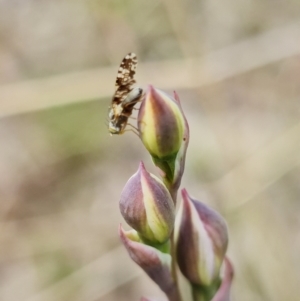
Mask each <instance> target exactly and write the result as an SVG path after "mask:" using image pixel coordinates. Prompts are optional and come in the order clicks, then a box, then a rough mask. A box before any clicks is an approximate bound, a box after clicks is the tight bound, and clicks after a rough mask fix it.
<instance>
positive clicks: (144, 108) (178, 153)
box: [138, 86, 189, 191]
mask: <svg viewBox="0 0 300 301" xmlns="http://www.w3.org/2000/svg"><path fill="white" fill-rule="evenodd" d="M138 128H139V133H140V138H141V140H142V142H143V144H144V145H145V147H146V149H147V150H148V151H149V153H150V154H151V156H152V159H153V161H154V164H155V165H156V166H157V167H159V168H160V170H161V171H162V176H163V180H164V182H165V183H166V184H167V186H168V188H172V186H174V184H175V186H176V187H174V189H173V190H174V191H175V190H176V191H177V189H178V187H179V185H180V180H181V176H182V173H183V170H184V161H185V153H186V149H187V146H188V140H189V129H188V124H187V121H186V119H185V116H184V114H183V112H182V109H181V106H180V102H179V98H178V96H177V94H175V93H174V98H173V97H171V96H170V95H168V94H166V93H164V92H163V91H160V90H157V89H155V88H153V87H152V86H149V88H148V90H147V92H146V94H145V98H144V100H143V102H142V104H141V107H140V110H139V115H138ZM171 190H172V189H171Z"/></svg>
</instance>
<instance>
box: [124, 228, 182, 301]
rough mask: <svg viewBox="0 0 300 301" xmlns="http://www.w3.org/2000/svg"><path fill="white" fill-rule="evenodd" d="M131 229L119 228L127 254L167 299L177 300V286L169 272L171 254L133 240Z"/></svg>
mask: <svg viewBox="0 0 300 301" xmlns="http://www.w3.org/2000/svg"><path fill="white" fill-rule="evenodd" d="M133 231H134V230H132V231H130V232H128V231H124V230H123V229H122V227H121V226H120V228H119V235H120V238H121V240H122V243H123V244H124V246H125V248H126V249H127V252H128V254H129V256H130V257H131V259H132V260H133V261H134V262H135V263H136V264H138V265H139V266H140V267H141V268H142V269H143V270H144V271H145V272H146V273H147V275H148V276H149V277H150V278H151V279H152V280H153V281H154V282H155V283H156V284H157V285H158V286H159V287H160V288H161V290H162V291H163V292H164V293H165V294H166V295H167V296H168V300H179V298H178V291H177V287H176V285H175V283H174V280H173V277H172V274H171V255H170V254H165V253H162V252H161V251H159V250H157V249H155V248H153V247H151V246H148V245H145V244H143V243H141V242H140V241H135V240H134V238H133V237H134V235H132V232H133ZM144 300H147V299H144ZM149 301H150V300H149Z"/></svg>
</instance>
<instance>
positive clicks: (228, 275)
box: [211, 257, 234, 301]
mask: <svg viewBox="0 0 300 301" xmlns="http://www.w3.org/2000/svg"><path fill="white" fill-rule="evenodd" d="M233 274H234V271H233V266H232V264H231V262H230V260H229V259H228V258H227V257H225V259H224V276H223V278H222V283H221V285H220V287H219V289H218V291H217V292H216V294H215V295H214V297H213V299H212V300H211V301H230V288H231V282H232V279H233Z"/></svg>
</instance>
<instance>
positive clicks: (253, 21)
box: [0, 0, 300, 301]
mask: <svg viewBox="0 0 300 301" xmlns="http://www.w3.org/2000/svg"><path fill="white" fill-rule="evenodd" d="M299 41H300V2H299V1H298V0H275V1H274V0H272V1H271V0H239V1H237V0H223V1H217V0H209V1H205V0H203V1H196V0H188V1H183V0H173V1H171V0H161V1H159V0H152V1H145V0H139V1H137V0H132V1H126V0H86V1H83V0H77V1H71V0H63V1H62V0H52V1H50V0H43V1H37V0H0V145H1V147H0V200H1V201H0V224H1V227H0V242H1V243H0V246H1V247H0V279H1V281H0V300H4V301H17V300H18V301H19V300H24V301H53V300H55V301H67V300H72V301H102V300H103V301H104V300H105V301H108V300H139V298H140V296H142V295H144V296H148V297H155V298H159V299H160V300H165V299H164V296H163V294H162V293H160V291H159V290H158V288H157V287H156V286H155V285H154V284H152V282H151V281H150V280H149V279H148V278H147V276H146V275H145V274H143V273H142V272H141V270H140V269H139V268H138V267H136V266H135V264H134V263H133V262H131V261H130V259H129V257H128V255H127V253H126V252H125V250H124V248H123V246H122V245H121V243H120V241H119V238H118V234H117V228H118V225H119V223H120V222H122V223H123V224H124V221H123V219H122V217H121V215H120V213H119V209H118V201H119V196H120V192H121V190H122V188H123V186H124V184H125V183H126V181H127V179H128V178H129V177H130V176H131V175H132V174H133V173H134V172H135V171H136V169H137V167H138V163H139V161H140V160H143V161H144V162H145V164H146V166H147V168H148V169H149V170H150V171H154V168H153V167H152V164H151V161H150V158H149V156H148V155H147V153H146V151H145V150H144V149H143V146H142V145H141V143H140V141H139V139H138V138H137V137H136V136H135V135H134V134H132V133H130V132H129V133H125V134H124V135H122V136H117V137H110V136H109V134H108V131H107V125H106V123H107V111H108V106H109V104H110V100H111V96H112V94H113V92H114V81H115V77H116V72H117V69H118V65H119V64H120V62H121V60H122V58H123V57H124V56H125V55H126V54H127V53H128V52H130V51H134V52H135V53H137V55H138V59H139V66H138V70H137V81H138V83H139V85H140V86H143V87H146V86H147V84H153V85H155V86H156V87H157V88H160V89H164V90H166V91H168V92H172V90H176V91H177V92H178V93H179V96H180V98H181V102H182V106H183V109H184V111H185V113H186V116H187V119H188V121H189V124H190V130H191V142H190V146H189V149H188V154H187V161H186V172H185V175H184V179H183V185H182V186H183V187H186V188H187V189H188V191H189V192H190V194H191V195H193V196H194V197H195V198H198V199H200V200H202V201H204V202H206V203H207V204H209V205H210V206H212V207H213V208H215V209H217V210H218V211H219V212H221V214H222V215H223V216H224V217H225V218H226V220H227V222H228V226H229V230H230V244H229V252H228V253H229V256H230V258H231V260H232V262H233V264H234V266H235V279H234V282H233V287H232V295H233V301H234V300H236V301H238V300H239V301H240V300H243V301H248V300H249V301H250V300H255V301H268V300H270V301H282V300H285V301H295V300H299V293H300V287H299V283H300V231H299V230H300V200H299V197H300V185H299V183H300V166H299V163H300V119H299V117H300V42H299Z"/></svg>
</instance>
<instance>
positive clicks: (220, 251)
mask: <svg viewBox="0 0 300 301" xmlns="http://www.w3.org/2000/svg"><path fill="white" fill-rule="evenodd" d="M182 197H183V201H182V203H181V205H180V208H179V212H178V214H177V216H176V221H175V246H176V257H177V262H178V266H179V268H180V270H181V272H182V274H183V275H184V276H185V277H186V278H187V279H188V280H189V281H190V282H191V283H192V284H194V285H198V286H211V285H214V284H216V283H217V282H218V281H219V279H220V275H219V274H220V267H221V265H222V262H223V259H224V256H225V253H226V250H227V244H228V232H227V226H226V222H225V220H224V219H223V218H222V216H221V215H220V214H219V213H217V212H216V211H214V210H213V209H211V208H209V207H208V206H206V205H204V204H203V203H201V202H199V201H196V200H194V199H192V198H191V197H190V196H189V195H188V193H187V191H186V190H185V189H183V190H182Z"/></svg>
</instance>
